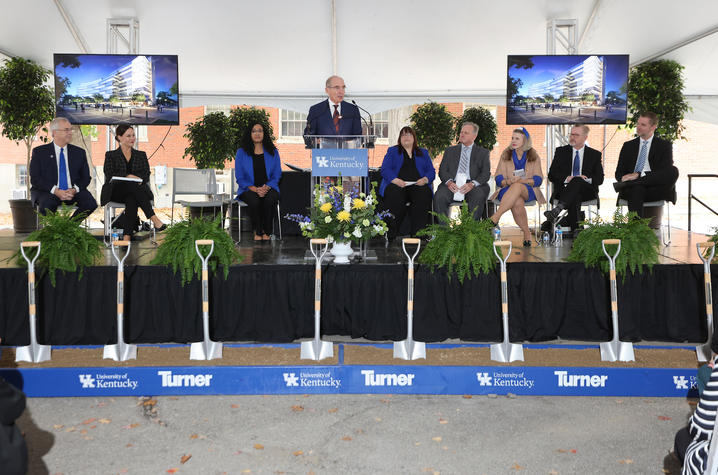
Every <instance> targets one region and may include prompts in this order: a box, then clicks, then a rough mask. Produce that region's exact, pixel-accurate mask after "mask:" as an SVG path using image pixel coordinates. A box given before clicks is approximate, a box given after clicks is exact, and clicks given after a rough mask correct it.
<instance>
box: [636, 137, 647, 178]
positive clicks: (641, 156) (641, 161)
mask: <svg viewBox="0 0 718 475" xmlns="http://www.w3.org/2000/svg"><path fill="white" fill-rule="evenodd" d="M647 144H648V142H646V141H644V142H643V145H641V151H640V152H638V160H637V161H636V169H635V170H633V171H634V172H638V173H642V172H643V167H645V166H646V149H647V148H648V147H647Z"/></svg>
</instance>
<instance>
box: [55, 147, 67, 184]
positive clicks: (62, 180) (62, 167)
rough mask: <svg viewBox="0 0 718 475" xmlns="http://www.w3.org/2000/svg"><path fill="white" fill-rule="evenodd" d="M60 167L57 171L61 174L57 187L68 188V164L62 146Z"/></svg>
mask: <svg viewBox="0 0 718 475" xmlns="http://www.w3.org/2000/svg"><path fill="white" fill-rule="evenodd" d="M58 168H59V170H58V172H57V173H58V175H60V176H59V177H58V182H57V187H58V188H60V189H61V190H66V189H68V188H69V186H67V164H66V163H65V152H64V150H63V149H62V148H61V149H60V166H59V167H58Z"/></svg>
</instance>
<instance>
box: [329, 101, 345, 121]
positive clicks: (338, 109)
mask: <svg viewBox="0 0 718 475" xmlns="http://www.w3.org/2000/svg"><path fill="white" fill-rule="evenodd" d="M327 102H328V103H329V115H330V116H332V119H334V106H337V112H338V113H339V117H340V118H341V116H342V103H341V102H340V103H339V104H334V103H333V102H332V101H331V99H327Z"/></svg>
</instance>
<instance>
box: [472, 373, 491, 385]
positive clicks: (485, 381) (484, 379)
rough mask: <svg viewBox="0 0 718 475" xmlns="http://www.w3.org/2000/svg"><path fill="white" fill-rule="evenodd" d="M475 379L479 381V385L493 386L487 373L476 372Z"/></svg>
mask: <svg viewBox="0 0 718 475" xmlns="http://www.w3.org/2000/svg"><path fill="white" fill-rule="evenodd" d="M476 379H477V380H478V381H479V386H493V383H492V382H491V376H489V373H476Z"/></svg>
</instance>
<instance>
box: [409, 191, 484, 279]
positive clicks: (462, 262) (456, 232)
mask: <svg viewBox="0 0 718 475" xmlns="http://www.w3.org/2000/svg"><path fill="white" fill-rule="evenodd" d="M433 214H434V216H436V217H437V218H438V219H439V221H440V223H438V224H432V225H430V226H427V227H426V228H424V229H422V230H421V231H419V232H418V233H417V235H419V236H433V239H432V240H431V241H429V242H428V243H427V245H426V247H425V248H424V251H423V252H422V253H421V255H420V256H419V262H420V263H422V264H426V265H428V266H429V267H430V268H431V271H432V272H434V271H435V270H436V268H437V267H444V268H446V272H447V274H448V276H449V279H451V276H452V275H453V274H454V273H455V274H456V275H457V277H458V278H459V282H461V283H462V284H463V283H464V279H465V278H466V277H467V276H471V275H473V276H478V275H479V272H481V273H484V274H488V273H489V272H491V271H492V270H493V269H494V267H495V266H496V262H497V261H496V256H495V255H494V250H493V245H494V244H493V243H494V238H493V236H492V231H493V228H494V225H493V223H492V222H491V221H489V220H487V219H485V220H482V221H476V220H475V219H474V216H473V213H471V212H469V207H468V205H467V204H466V202H464V203H462V204H461V211H460V212H459V216H458V217H457V218H456V219H454V220H452V219H450V218H449V217H447V216H444V215H443V214H438V213H433Z"/></svg>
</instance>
